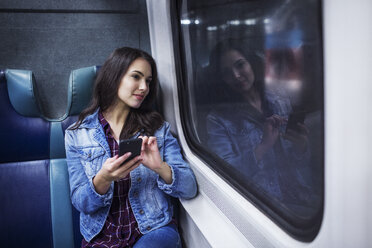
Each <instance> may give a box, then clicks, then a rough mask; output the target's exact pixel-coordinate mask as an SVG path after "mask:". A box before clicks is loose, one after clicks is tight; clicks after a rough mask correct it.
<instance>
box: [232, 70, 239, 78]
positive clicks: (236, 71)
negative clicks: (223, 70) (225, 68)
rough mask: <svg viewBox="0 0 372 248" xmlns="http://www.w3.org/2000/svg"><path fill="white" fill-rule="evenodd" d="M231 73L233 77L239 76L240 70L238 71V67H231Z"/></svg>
mask: <svg viewBox="0 0 372 248" xmlns="http://www.w3.org/2000/svg"><path fill="white" fill-rule="evenodd" d="M232 73H233V76H234V77H235V78H240V72H239V70H238V69H236V68H233V69H232Z"/></svg>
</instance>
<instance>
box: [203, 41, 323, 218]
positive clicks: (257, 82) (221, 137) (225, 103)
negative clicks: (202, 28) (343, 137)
mask: <svg viewBox="0 0 372 248" xmlns="http://www.w3.org/2000/svg"><path fill="white" fill-rule="evenodd" d="M237 43H238V41H235V40H227V41H224V42H221V43H219V44H218V45H217V46H216V47H215V49H214V50H213V51H212V53H211V56H210V69H211V75H215V77H214V79H215V81H214V83H215V84H216V87H215V89H216V91H217V92H220V94H221V95H222V96H221V95H220V96H219V97H216V99H220V102H221V104H218V105H216V107H215V108H214V109H213V110H212V111H211V112H210V113H209V114H208V116H207V130H208V141H207V142H208V146H209V148H210V149H211V150H212V151H214V152H215V154H217V155H218V156H220V157H221V158H223V159H224V160H225V161H226V162H228V164H229V165H230V166H231V171H232V172H233V173H232V174H235V175H237V176H238V177H240V179H241V180H243V181H245V182H249V183H251V185H254V187H256V188H257V189H258V190H259V191H260V194H262V195H265V194H266V195H269V197H270V199H276V200H277V201H279V202H280V203H281V204H284V205H286V207H288V208H290V209H291V210H293V211H294V212H295V213H296V214H304V212H306V211H312V209H311V207H312V205H316V204H314V201H316V200H317V198H316V197H314V194H313V192H312V191H313V189H312V186H311V184H310V183H309V180H307V178H306V177H308V176H309V175H308V173H307V171H308V169H309V156H310V151H309V148H308V144H307V135H308V131H307V128H306V126H305V125H304V124H301V123H296V124H295V125H297V126H296V127H297V129H296V130H289V129H288V130H287V131H286V132H285V129H286V128H285V127H286V122H287V118H288V116H289V114H290V113H291V112H292V107H291V104H290V101H289V99H288V98H284V97H282V96H279V95H276V94H273V92H269V91H267V90H264V85H263V69H264V65H263V63H260V59H259V58H258V57H257V56H255V55H254V54H250V53H249V52H245V51H244V49H242V48H241V47H240V46H239V44H237ZM219 88H220V89H219ZM304 171H305V173H304ZM316 206H318V205H316ZM305 215H306V214H305ZM306 216H308V215H306Z"/></svg>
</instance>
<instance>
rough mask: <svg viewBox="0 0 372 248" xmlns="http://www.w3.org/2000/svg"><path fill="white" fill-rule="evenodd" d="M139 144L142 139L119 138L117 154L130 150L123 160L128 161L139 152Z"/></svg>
mask: <svg viewBox="0 0 372 248" xmlns="http://www.w3.org/2000/svg"><path fill="white" fill-rule="evenodd" d="M141 146H142V139H140V138H137V139H127V140H120V143H119V156H122V155H124V154H125V153H127V152H131V153H132V154H131V155H130V157H129V158H127V159H126V160H125V161H124V163H125V162H127V161H130V160H131V159H133V158H134V157H137V156H139V155H140V154H141Z"/></svg>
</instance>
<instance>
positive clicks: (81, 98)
mask: <svg viewBox="0 0 372 248" xmlns="http://www.w3.org/2000/svg"><path fill="white" fill-rule="evenodd" d="M99 68H100V67H99V66H90V67H85V68H80V69H76V70H73V71H72V72H71V73H70V79H69V85H68V103H67V104H68V111H67V113H68V115H69V116H73V115H79V114H80V112H81V111H82V110H83V109H84V108H85V107H87V106H88V104H89V102H90V99H91V97H92V93H93V85H94V81H95V78H96V74H97V71H98V70H99Z"/></svg>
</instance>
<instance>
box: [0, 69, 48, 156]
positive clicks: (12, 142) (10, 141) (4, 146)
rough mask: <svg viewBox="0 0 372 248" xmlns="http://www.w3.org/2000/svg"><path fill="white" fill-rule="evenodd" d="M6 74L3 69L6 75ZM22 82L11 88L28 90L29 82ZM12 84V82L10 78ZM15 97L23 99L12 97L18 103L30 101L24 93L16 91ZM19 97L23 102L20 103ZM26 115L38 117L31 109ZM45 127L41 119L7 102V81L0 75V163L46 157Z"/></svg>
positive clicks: (46, 138)
mask: <svg viewBox="0 0 372 248" xmlns="http://www.w3.org/2000/svg"><path fill="white" fill-rule="evenodd" d="M8 75H9V74H8V71H7V73H6V76H8ZM13 79H14V78H13ZM13 79H12V80H13ZM24 82H25V84H24V85H26V86H24V87H22V86H21V85H22V84H20V83H17V85H18V86H17V87H13V89H16V90H18V91H28V90H29V89H30V85H29V84H31V83H32V82H31V81H27V80H26V81H24ZM13 84H15V83H14V81H13ZM27 84H28V86H27ZM13 95H16V94H13ZM19 96H22V97H23V98H19V97H18V98H14V99H13V102H16V103H17V105H18V106H21V105H22V104H25V105H27V104H30V102H32V101H28V100H27V97H30V95H28V94H27V93H20V94H19ZM22 100H25V102H24V103H22ZM33 110H35V109H33ZM27 114H29V115H31V114H33V115H34V116H39V115H38V113H36V112H31V111H28V112H27ZM49 126H50V124H49V123H48V122H47V121H45V120H43V119H41V118H38V117H32V118H30V117H29V118H27V117H24V116H22V115H20V114H18V113H17V111H16V110H15V109H14V107H13V106H12V104H11V103H10V100H9V96H8V87H7V83H6V80H5V78H4V77H2V80H1V81H0V163H7V162H14V161H28V160H40V159H47V158H48V157H49Z"/></svg>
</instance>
